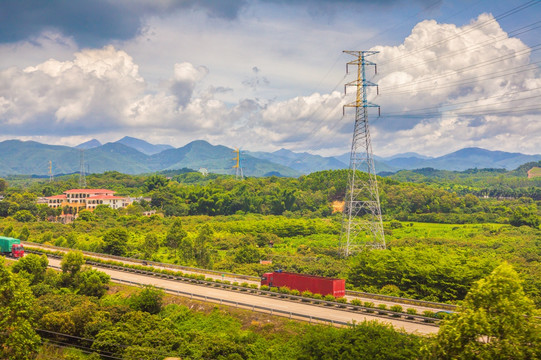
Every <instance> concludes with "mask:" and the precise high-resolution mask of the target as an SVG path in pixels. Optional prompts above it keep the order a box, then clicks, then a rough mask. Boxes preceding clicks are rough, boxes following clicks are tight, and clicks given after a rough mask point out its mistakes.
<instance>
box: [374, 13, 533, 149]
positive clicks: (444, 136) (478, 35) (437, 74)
mask: <svg viewBox="0 0 541 360" xmlns="http://www.w3.org/2000/svg"><path fill="white" fill-rule="evenodd" d="M372 50H376V51H379V53H378V54H376V55H373V56H372V57H370V58H369V59H370V60H371V61H374V62H375V63H377V64H378V73H379V76H378V77H377V78H376V81H377V83H378V84H379V90H380V95H379V96H377V97H375V98H373V100H374V102H376V103H378V104H379V105H381V106H382V115H383V117H382V118H381V119H378V120H375V122H374V124H375V126H376V130H375V131H377V134H378V137H375V138H374V142H375V147H376V148H377V149H378V150H379V151H380V153H382V154H393V153H396V152H402V151H418V152H421V153H425V154H429V155H441V154H444V153H448V152H450V151H453V150H458V149H460V148H463V147H465V146H482V147H486V148H489V149H493V150H507V151H517V150H520V151H524V152H529V153H538V152H539V150H538V146H537V145H536V140H535V139H536V138H539V137H540V136H541V132H540V128H539V127H538V126H535V124H536V123H538V120H537V119H539V116H540V110H541V109H539V108H537V109H533V110H531V111H529V110H528V109H532V108H535V107H536V104H537V103H538V99H539V98H540V96H541V91H540V88H541V77H540V75H539V71H538V68H537V67H536V66H534V65H532V64H531V63H530V55H531V49H530V48H529V47H528V46H526V45H525V44H524V43H522V42H521V41H520V40H519V39H517V38H513V37H510V36H509V35H508V34H507V33H506V32H504V31H503V30H502V28H501V27H500V25H499V24H498V22H497V21H496V20H495V19H494V18H493V17H492V15H490V14H482V15H480V16H479V17H478V18H477V19H475V20H473V21H472V22H471V23H470V24H467V25H465V26H462V27H458V26H455V25H452V24H438V23H437V22H435V21H433V20H426V21H423V22H421V23H419V24H417V25H416V26H415V27H414V29H413V30H412V33H411V35H410V36H408V37H407V38H406V39H405V40H404V42H403V43H402V44H401V45H398V46H392V47H391V46H378V47H375V48H373V49H372ZM372 95H374V94H373V93H372ZM526 128H529V129H531V131H533V132H532V133H529V134H525V133H524V130H525V129H526ZM519 138H522V139H527V141H526V142H524V141H523V142H522V143H520V144H519V143H517V141H516V140H517V139H519ZM505 139H508V140H505ZM502 140H504V141H502Z"/></svg>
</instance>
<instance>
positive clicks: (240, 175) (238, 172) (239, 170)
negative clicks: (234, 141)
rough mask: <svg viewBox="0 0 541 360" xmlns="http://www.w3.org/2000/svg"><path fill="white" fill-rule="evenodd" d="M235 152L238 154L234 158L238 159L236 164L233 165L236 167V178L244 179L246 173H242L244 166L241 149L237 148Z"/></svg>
mask: <svg viewBox="0 0 541 360" xmlns="http://www.w3.org/2000/svg"><path fill="white" fill-rule="evenodd" d="M233 152H234V153H235V154H237V156H235V157H234V158H233V160H235V161H236V163H235V165H234V166H233V169H235V178H236V179H239V180H242V179H243V178H244V174H243V173H242V166H241V165H240V150H239V149H238V148H235V150H234V151H233Z"/></svg>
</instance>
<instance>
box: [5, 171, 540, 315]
mask: <svg viewBox="0 0 541 360" xmlns="http://www.w3.org/2000/svg"><path fill="white" fill-rule="evenodd" d="M484 172H488V173H491V172H493V171H491V170H487V171H484ZM469 173H470V172H462V173H457V174H455V175H456V177H460V178H463V180H462V181H463V182H465V181H466V180H464V179H470V180H468V181H473V179H476V178H477V177H478V172H476V171H471V173H472V174H469ZM499 173H501V172H499ZM506 174H507V173H506ZM506 174H504V175H505V176H507V175H509V174H507V175H506ZM513 174H515V173H513V172H512V173H511V175H509V176H511V177H510V179H513V176H515V175H513ZM166 175H168V177H165V176H164V175H162V174H155V175H148V176H143V175H141V176H130V175H123V174H119V173H116V172H110V173H105V174H94V175H90V176H88V178H87V182H88V187H91V188H111V189H114V190H116V191H117V192H118V193H119V194H123V195H132V196H145V197H147V199H148V201H146V200H141V201H140V202H139V203H135V204H134V205H131V206H129V207H128V208H126V209H121V210H112V209H110V208H108V207H103V206H101V207H98V208H97V209H96V210H95V211H94V212H88V211H81V213H80V214H79V217H78V218H77V220H76V221H75V222H73V223H72V224H69V225H62V224H60V223H54V222H47V221H41V220H44V219H46V218H47V217H50V216H54V215H56V214H58V212H59V211H61V210H58V209H56V210H55V209H50V208H48V207H47V206H45V205H36V198H37V196H43V195H51V194H58V193H61V192H62V191H64V190H66V189H70V188H76V187H77V178H76V177H74V176H71V177H65V178H61V179H57V180H56V181H55V182H52V183H50V182H47V181H44V180H34V181H31V180H29V179H24V180H23V179H20V178H18V179H8V180H7V182H6V181H3V182H2V184H3V186H2V187H1V188H0V190H2V191H3V193H4V194H5V198H4V200H3V201H1V202H0V217H1V220H0V233H2V234H3V235H5V236H16V237H19V238H21V239H24V240H30V241H35V242H39V243H46V244H52V245H57V246H63V247H71V248H75V249H80V250H88V251H94V252H106V253H111V254H115V255H122V256H130V257H137V258H141V259H148V260H154V261H162V262H171V263H176V264H182V265H190V266H198V267H203V268H209V269H215V270H222V271H229V272H237V273H244V274H249V275H260V274H262V273H264V272H266V271H271V270H273V269H276V268H282V269H285V270H289V271H294V272H301V273H308V274H314V275H322V276H334V277H342V278H345V279H346V280H347V281H346V283H347V286H348V287H349V288H351V289H357V290H363V291H368V292H373V293H383V294H388V295H396V296H406V297H413V298H419V299H426V300H434V301H445V302H456V301H458V300H461V299H463V298H464V296H465V294H466V292H467V291H468V289H469V288H470V286H471V285H472V283H473V282H475V281H476V280H478V279H480V278H481V277H483V276H486V275H487V274H489V273H490V271H492V270H493V269H494V268H495V267H496V266H497V265H498V264H499V263H501V262H502V261H508V262H510V263H511V264H513V266H515V268H516V269H517V271H518V272H519V274H520V276H521V277H522V278H523V279H524V280H525V284H524V286H525V289H526V291H527V293H528V295H529V296H530V297H531V298H532V299H534V301H535V303H536V304H537V306H541V231H540V230H539V219H540V216H539V209H540V207H539V205H540V203H539V201H537V200H534V199H532V198H529V197H524V196H523V197H519V198H506V199H498V198H479V197H477V196H475V195H474V194H472V193H465V194H462V193H457V192H454V191H451V190H446V189H444V186H443V185H442V184H441V183H437V184H434V183H431V182H430V181H424V182H423V181H420V180H417V182H401V181H398V180H396V179H393V178H380V179H379V181H380V194H381V202H382V209H383V212H384V220H385V221H384V227H385V233H386V241H387V246H388V250H387V251H383V252H378V251H365V252H362V253H359V254H356V255H355V256H352V257H350V258H348V259H344V258H342V257H341V256H340V251H339V236H340V228H341V218H342V217H341V214H340V212H335V209H336V208H335V207H333V203H334V204H336V203H338V204H339V203H340V201H341V199H343V197H344V192H345V190H344V189H345V186H346V183H347V172H346V171H343V170H338V171H323V172H318V173H313V174H310V175H307V176H303V177H300V178H298V179H292V178H277V177H270V178H248V179H245V180H243V181H239V180H236V179H234V178H233V177H231V176H219V175H210V176H207V177H204V176H203V175H201V174H200V173H198V172H190V171H187V170H181V171H177V172H169V173H168V174H166ZM398 175H400V173H399V174H397V176H398ZM500 175H501V174H500ZM502 176H503V175H502ZM447 177H449V178H450V175H449V176H447ZM402 180H403V179H402ZM425 180H426V179H425ZM446 181H447V182H450V181H451V180H446ZM487 181H488V180H487ZM536 181H538V180H536V179H524V178H523V177H521V178H520V179H519V182H520V184H523V183H525V182H530V184H531V186H535V184H537V183H536ZM10 182H13V185H10V184H11V183H10ZM521 186H522V185H521ZM521 186H519V185H518V184H517V188H521ZM522 187H524V186H522ZM526 188H528V187H526ZM150 209H156V210H158V212H159V213H162V214H164V215H165V217H162V216H159V215H154V216H151V217H146V216H142V212H143V211H144V210H150ZM260 260H271V261H272V264H270V265H262V264H260Z"/></svg>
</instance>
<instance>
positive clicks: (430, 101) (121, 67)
mask: <svg viewBox="0 0 541 360" xmlns="http://www.w3.org/2000/svg"><path fill="white" fill-rule="evenodd" d="M540 19H541V1H539V0H535V1H506V0H481V1H479V0H477V1H475V0H437V1H435V0H385V1H377V2H376V1H365V0H298V1H294V0H291V1H287V0H199V1H197V0H78V1H62V0H49V1H42V0H2V1H1V2H0V129H1V130H0V141H1V140H6V139H21V140H36V141H40V142H43V143H49V144H62V145H77V144H79V143H82V142H84V141H87V140H90V139H92V138H96V139H98V140H100V141H101V142H102V143H105V142H108V141H116V140H118V139H120V138H121V137H123V136H126V135H128V136H134V137H138V138H141V139H144V140H147V141H149V142H151V143H155V144H158V143H161V144H170V145H173V146H175V147H179V146H183V145H185V144H186V143H188V142H190V141H193V140H198V139H203V140H207V141H209V142H211V143H212V144H222V145H226V146H229V147H241V148H242V149H245V150H252V151H256V150H262V151H274V150H278V149H280V148H287V149H290V150H293V151H307V152H311V153H317V154H322V155H338V154H342V153H345V152H347V151H349V148H350V146H351V137H352V131H353V117H352V112H351V111H346V115H345V116H343V115H342V114H343V113H342V106H343V105H344V104H345V103H348V102H351V101H352V92H351V91H350V92H348V94H346V95H344V83H346V82H348V81H352V80H353V77H352V74H350V75H349V76H346V74H345V64H346V62H348V61H351V60H353V58H352V57H351V56H349V55H347V54H344V53H343V52H342V51H343V50H373V51H379V53H377V54H375V55H373V56H371V57H370V58H369V60H371V61H373V62H375V63H377V65H378V66H377V70H378V73H377V75H374V69H373V67H369V68H367V75H368V76H369V77H370V80H371V81H372V82H374V83H377V84H378V85H379V94H377V93H376V91H375V88H372V89H371V90H374V91H371V92H370V95H369V100H370V101H371V102H373V103H376V104H378V105H380V106H381V116H379V117H378V112H377V110H374V109H371V110H370V112H369V114H370V121H371V134H372V143H373V148H374V152H375V153H376V154H377V155H380V156H389V155H393V154H396V153H402V152H409V151H414V152H418V153H421V154H425V155H431V156H437V155H442V154H446V153H449V152H451V151H454V150H458V149H461V148H463V147H470V146H477V147H483V148H486V149H490V150H504V151H512V152H523V153H530V154H534V153H541V146H540V140H539V139H541V121H540V120H541V101H540V99H541V90H540V87H541V73H540V71H539V63H540V61H541V56H540V51H539V50H540V49H541V44H540V43H539V39H540V38H541V36H540V34H541V20H540Z"/></svg>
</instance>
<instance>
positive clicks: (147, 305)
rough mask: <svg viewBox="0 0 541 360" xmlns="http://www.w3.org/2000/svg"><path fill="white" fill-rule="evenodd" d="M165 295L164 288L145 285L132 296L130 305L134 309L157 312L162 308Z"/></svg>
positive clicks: (151, 312)
mask: <svg viewBox="0 0 541 360" xmlns="http://www.w3.org/2000/svg"><path fill="white" fill-rule="evenodd" d="M163 296H164V292H163V290H160V289H156V288H155V287H154V286H151V285H145V286H144V287H143V288H142V289H141V290H140V291H139V292H138V293H136V294H133V295H132V296H131V297H130V300H129V303H130V307H131V308H132V309H134V310H138V311H145V312H148V313H150V314H157V313H159V312H160V310H161V309H162V302H163Z"/></svg>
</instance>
